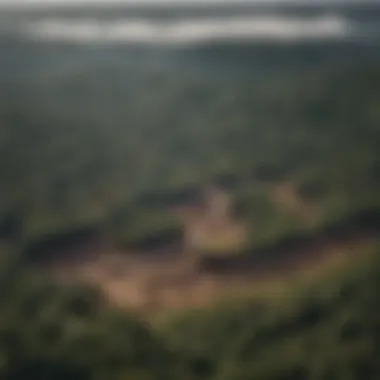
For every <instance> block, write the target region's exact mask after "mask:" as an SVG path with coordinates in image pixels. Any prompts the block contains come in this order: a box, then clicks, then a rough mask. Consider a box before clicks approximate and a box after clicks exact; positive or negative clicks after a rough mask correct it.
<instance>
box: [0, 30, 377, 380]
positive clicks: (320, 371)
mask: <svg viewBox="0 0 380 380" xmlns="http://www.w3.org/2000/svg"><path fill="white" fill-rule="evenodd" d="M264 45H265V44H264ZM264 45H263V46H257V47H256V48H257V50H255V49H253V50H254V51H251V50H249V49H248V50H246V49H247V47H246V46H240V45H237V46H227V48H226V46H224V45H223V44H222V45H221V46H219V45H215V46H209V45H206V46H204V47H200V48H199V50H196V49H195V50H194V51H188V52H187V54H188V55H186V54H185V55H184V56H182V55H181V52H179V53H178V54H175V53H171V54H169V52H166V53H167V54H169V59H168V61H170V60H173V61H175V62H176V64H174V63H173V64H168V62H166V60H163V61H161V60H160V57H161V55H160V54H163V55H165V52H162V51H161V52H160V51H156V50H154V49H153V50H154V51H152V52H151V53H149V54H148V53H147V52H146V51H144V50H143V49H142V50H141V51H140V50H139V49H136V51H135V50H134V49H133V48H131V50H128V51H127V52H126V51H124V50H123V48H122V47H120V46H116V47H112V48H107V47H97V48H93V47H88V46H87V47H81V48H79V47H75V46H70V45H65V44H62V45H55V44H50V43H39V44H38V43H35V42H31V41H24V40H22V39H20V38H18V37H12V38H11V37H9V36H3V35H2V36H0V252H1V254H0V258H1V263H0V271H1V272H0V379H4V380H24V379H28V380H29V379H30V380H37V379H38V380H41V379H46V380H51V379H58V380H61V379H62V380H64V379H73V380H103V379H107V380H156V379H157V380H160V379H162V380H170V379H173V380H174V379H178V380H198V379H199V380H201V379H205V380H206V379H207V380H252V379H268V380H269V379H276V380H277V379H280V380H281V379H284V380H285V379H289V380H330V379H331V380H332V379H333V380H359V379H360V380H366V379H368V380H376V379H380V364H379V362H378V358H379V356H380V319H379V318H380V309H379V308H380V299H379V297H380V293H379V292H378V289H379V285H380V284H379V278H380V260H379V248H378V247H377V248H376V249H374V250H373V251H372V250H371V252H366V251H365V250H364V249H363V250H362V251H361V252H360V253H359V254H358V255H357V256H358V257H355V258H351V259H349V260H348V263H347V264H346V265H345V266H342V267H341V269H340V271H336V270H334V271H332V272H331V273H329V274H323V275H321V276H320V277H319V278H318V280H317V281H316V282H315V283H314V282H311V281H305V282H297V283H295V284H286V286H285V284H282V285H283V291H282V292H280V293H279V294H277V297H276V294H275V295H268V294H263V295H261V296H256V297H249V298H247V299H244V300H234V301H231V300H226V301H225V302H224V303H223V304H220V305H217V306H213V307H210V308H208V309H202V310H196V311H186V312H183V314H180V315H172V316H171V317H170V318H169V319H168V320H166V321H165V323H162V324H155V323H154V322H152V318H151V317H152V316H151V315H147V316H146V315H145V316H144V319H142V318H141V316H137V315H134V314H133V313H132V312H127V311H126V310H124V309H123V310H122V309H120V308H117V307H116V306H115V305H113V304H111V302H110V300H109V299H108V298H107V297H106V296H105V294H103V291H102V290H101V289H93V288H90V287H87V286H84V285H78V284H75V285H74V284H71V285H69V286H68V285H62V284H60V285H58V284H57V283H55V282H54V281H52V279H51V278H49V276H47V275H46V276H45V275H42V274H41V271H42V270H41V267H39V266H38V264H39V259H40V258H41V257H49V256H50V255H51V254H52V252H54V251H55V249H56V248H57V247H58V248H59V247H63V246H65V245H67V244H68V245H70V244H72V245H73V246H74V247H76V244H77V243H78V242H81V241H83V240H91V239H94V238H96V237H99V236H100V237H103V236H104V237H106V238H107V239H108V240H109V241H111V243H114V244H116V245H118V246H119V247H120V248H122V250H124V251H125V252H126V254H127V253H129V252H136V253H137V254H142V253H143V252H145V251H149V252H150V251H152V252H156V251H157V252H158V254H159V252H161V251H165V249H166V248H168V247H170V248H172V247H173V246H174V247H175V248H181V245H183V243H184V236H185V235H186V232H187V229H188V223H189V222H188V220H187V219H186V217H183V216H182V214H181V213H180V212H178V209H179V208H181V207H184V208H186V207H187V209H190V211H193V210H192V208H196V206H199V204H201V203H202V192H203V190H204V189H206V188H208V187H209V186H210V185H213V186H216V187H217V188H222V189H225V190H226V191H227V193H228V194H229V196H230V199H231V203H232V207H231V208H232V214H233V216H234V217H236V218H237V219H238V223H237V224H239V226H240V225H243V227H244V233H243V234H242V236H244V237H245V240H244V242H243V244H242V246H239V249H238V252H232V251H233V249H232V248H231V247H230V246H228V244H227V243H229V242H228V241H227V243H226V242H224V241H222V243H223V244H220V245H221V246H223V247H222V248H224V250H226V249H225V247H226V246H228V249H227V251H228V252H221V251H222V250H223V249H219V245H218V243H220V241H211V242H209V243H210V244H209V247H208V248H209V249H208V251H207V249H205V251H206V252H204V256H207V257H202V259H204V260H203V264H204V265H205V266H206V267H207V265H208V264H209V265H210V266H211V267H212V265H213V263H215V262H218V263H219V264H218V265H221V266H223V265H225V266H226V268H227V269H229V270H230V271H231V268H232V269H234V268H235V269H236V268H241V267H242V266H245V265H247V264H248V263H249V260H251V259H252V257H254V258H255V260H258V261H260V260H261V263H263V262H265V263H266V264H265V265H267V266H270V265H271V263H272V264H273V259H274V256H276V255H283V256H286V255H287V254H290V253H291V252H293V251H294V250H297V249H298V248H299V247H300V246H302V247H304V248H307V249H308V248H310V247H313V246H314V245H316V244H319V242H320V241H323V242H326V241H329V239H331V238H336V239H337V240H341V241H347V239H349V238H350V237H351V235H355V234H357V233H363V234H365V233H367V232H368V231H371V232H373V234H372V235H376V239H374V240H376V241H377V244H378V228H379V225H380V155H379V154H378V147H379V143H380V111H379V110H380V92H379V88H380V68H379V67H378V62H377V61H374V62H373V61H372V63H365V62H361V64H358V62H357V61H356V59H355V60H354V61H350V62H351V63H350V64H347V65H342V64H338V65H335V64H331V63H330V62H329V63H326V62H325V61H324V59H323V56H324V55H323V54H321V51H320V50H319V49H322V52H323V51H324V50H323V46H318V49H316V46H314V48H315V49H316V50H313V47H307V46H306V47H305V46H296V45H295V46H292V47H289V49H288V48H287V47H286V46H285V45H284V46H281V47H279V46H276V48H274V49H273V48H269V47H267V46H264ZM347 46H348V45H347ZM346 48H347V49H346ZM231 49H232V50H231ZM276 49H279V50H276ZM326 49H327V50H328V51H329V54H331V55H333V56H334V57H335V56H336V55H339V54H341V51H340V50H337V51H335V49H334V46H327V48H326ZM358 49H359V48H358ZM359 50H360V49H359ZM344 51H345V53H347V52H348V53H349V54H348V55H356V54H354V53H353V52H357V50H355V49H353V50H350V49H349V46H348V47H345V49H344ZM231 52H232V53H233V54H231ZM275 52H277V53H276V54H275ZM243 53H244V54H243ZM293 53H294V54H293ZM309 53H313V54H311V57H312V58H311V60H313V57H315V56H316V57H317V58H318V59H317V60H316V62H315V63H314V64H313V65H310V66H309V65H307V64H306V63H305V62H306V61H308V60H310V58H308V57H309ZM251 54H252V56H251ZM256 54H258V55H256ZM314 54H315V55H314ZM226 56H231V60H236V62H235V63H234V64H233V65H232V66H233V69H231V67H229V66H228V64H227V70H226V67H225V66H224V64H225V61H224V57H226ZM246 56H250V60H249V63H246V62H245V61H244V62H242V60H244V57H246ZM278 56H283V61H281V60H280V61H279V62H277V57H278ZM184 57H185V58H184ZM187 58H191V60H190V61H191V62H192V63H194V65H195V66H196V68H195V69H194V70H189V71H187V70H186V68H187V67H188V66H186V65H185V64H184V63H183V60H185V59H187ZM221 58H223V59H221ZM255 58H257V62H256V59H255ZM259 58H260V59H259ZM345 58H346V55H344V58H342V59H345ZM203 59H204V60H205V61H203ZM334 59H335V58H334ZM198 60H200V61H201V62H202V64H200V65H199V66H198V65H196V64H195V63H196V62H198ZM267 60H269V61H271V62H272V64H273V65H268V66H267V65H266V63H267ZM215 61H223V62H221V63H220V65H214V63H215ZM321 61H323V62H321ZM25 62H28V63H27V64H25ZM178 62H179V63H178ZM239 62H240V64H241V66H242V67H239V68H238V69H236V66H234V65H235V64H238V65H239ZM252 62H253V63H252ZM352 62H354V63H355V64H354V63H352ZM229 63H231V62H229ZM251 63H252V66H251ZM334 63H336V62H335V61H334ZM203 65H204V66H203ZM247 66H249V67H248V68H247ZM337 67H338V68H339V69H337ZM279 68H280V69H279ZM178 206H180V207H178ZM238 232H240V231H238ZM236 235H239V236H240V234H236ZM226 236H227V234H226ZM108 240H107V241H108ZM215 240H216V239H215ZM226 240H228V239H226ZM91 241H92V240H91ZM94 241H96V240H94ZM3 246H4V247H3ZM210 247H211V248H210ZM215 247H217V248H216V249H214V248H215ZM157 248H160V249H157ZM161 248H162V250H161ZM322 248H323V247H322ZM156 249H157V250H156ZM307 249H306V250H305V249H304V251H305V252H306V251H307ZM214 251H217V253H216V254H215V252H214ZM6 252H10V254H9V255H7V254H6ZM199 253H200V254H201V252H199ZM222 253H223V255H222ZM79 254H80V252H79ZM150 259H151V257H150V256H149V255H147V258H146V260H147V261H149V260H150ZM207 260H209V261H207ZM213 260H214V261H213ZM218 260H219V261H218ZM223 260H225V261H223ZM234 260H235V261H234ZM31 261H32V262H33V264H36V262H37V265H34V266H33V265H30V264H31ZM207 263H208V264H207ZM223 263H224V264H223ZM234 265H236V267H234ZM265 265H263V266H264V267H265ZM199 267H200V268H201V267H202V266H201V265H200V266H199ZM36 268H37V269H36ZM38 269H39V270H38ZM197 269H198V268H197ZM180 275H181V273H180V274H179V276H180ZM153 285H154V284H153ZM147 321H149V323H147Z"/></svg>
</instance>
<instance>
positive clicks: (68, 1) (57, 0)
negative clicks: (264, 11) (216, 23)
mask: <svg viewBox="0 0 380 380" xmlns="http://www.w3.org/2000/svg"><path fill="white" fill-rule="evenodd" d="M242 1H245V2H247V3H255V2H260V3H264V2H268V3H273V2H295V1H297V2H302V3H316V2H326V1H327V0H0V5H12V6H17V5H19V6H22V5H24V6H29V5H54V4H58V5H82V4H86V3H87V4H94V3H97V4H109V3H117V4H136V5H137V4H142V3H146V4H151V3H154V4H165V3H170V4H181V3H190V4H191V3H198V4H199V3H205V2H207V3H210V2H213V3H223V2H224V3H226V2H227V3H230V4H231V3H234V2H242ZM333 1H334V2H340V3H341V2H363V1H364V0H333ZM372 1H373V2H378V3H380V0H372Z"/></svg>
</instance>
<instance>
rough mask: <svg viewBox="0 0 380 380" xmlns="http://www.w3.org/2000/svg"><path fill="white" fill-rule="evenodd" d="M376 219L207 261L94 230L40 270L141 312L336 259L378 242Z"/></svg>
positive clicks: (242, 288)
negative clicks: (144, 248) (134, 245)
mask: <svg viewBox="0 0 380 380" xmlns="http://www.w3.org/2000/svg"><path fill="white" fill-rule="evenodd" d="M188 211H189V210H187V211H186V212H187V213H188ZM190 211H191V210H190ZM193 211H194V210H192V211H191V212H190V214H189V213H188V214H187V216H186V217H187V218H189V219H188V220H187V223H188V225H189V224H190V223H191V224H192V225H194V224H197V225H199V215H201V217H202V211H201V212H200V214H199V210H197V211H196V212H195V214H194V212H193ZM189 215H190V217H189ZM194 215H195V216H194ZM231 222H232V220H231V218H229V217H228V216H227V217H226V218H225V220H224V222H221V220H220V218H219V220H218V223H217V224H218V225H219V226H220V228H221V230H222V231H224V230H225V228H226V226H228V227H229V228H230V227H231V226H232V224H231ZM378 222H379V221H378V220H376V221H375V223H374V222H373V220H370V223H369V224H368V223H367V224H366V225H365V226H363V223H362V221H361V220H359V221H357V222H354V223H353V224H350V225H346V226H341V227H339V228H335V229H333V230H329V231H325V232H321V233H318V234H317V235H315V236H311V237H309V238H305V239H299V240H295V241H290V242H286V243H284V242H282V243H281V244H279V245H274V246H272V247H267V248H265V249H261V250H257V251H254V252H252V251H251V252H246V253H245V254H242V255H238V256H233V255H230V256H228V257H216V258H208V259H204V258H202V257H200V256H199V254H198V253H196V252H197V250H194V249H191V248H190V249H189V248H188V249H184V248H183V247H179V246H172V247H166V248H162V249H160V250H157V251H149V252H123V251H120V250H117V249H116V248H115V247H113V246H112V244H110V243H109V242H108V241H107V240H106V239H105V238H101V237H94V236H93V237H91V238H86V239H83V241H82V242H78V243H76V244H75V245H74V246H72V245H71V246H70V247H67V248H66V249H62V250H60V251H59V252H55V255H53V256H51V255H50V257H53V259H52V260H51V261H50V263H46V264H45V265H43V269H44V271H45V270H46V269H48V271H49V273H52V274H53V276H54V277H55V278H58V279H59V280H60V281H64V282H73V281H81V282H86V283H90V284H95V285H97V286H100V287H101V288H102V289H103V290H104V292H105V294H106V295H107V296H108V298H109V300H110V301H112V302H113V303H115V304H118V305H121V306H126V307H129V308H132V309H135V310H137V311H139V312H143V313H144V312H149V313H152V312H159V311H166V310H170V309H182V308H191V307H201V306H203V305H207V304H210V302H212V301H216V300H217V299H218V298H222V297H225V296H226V295H228V294H231V295H244V294H247V293H252V290H253V289H256V290H257V288H261V287H264V286H266V285H267V284H270V283H273V282H276V281H282V280H283V279H284V278H287V277H290V276H295V275H297V274H299V273H300V272H304V271H305V270H306V269H313V268H316V267H318V266H320V265H323V264H324V263H328V262H330V261H336V260H341V259H342V258H344V257H346V256H347V255H348V254H350V253H351V252H354V251H355V248H360V247H362V246H365V245H367V244H372V243H373V242H375V241H378V240H379V237H380V234H379V228H378V226H379V223H378Z"/></svg>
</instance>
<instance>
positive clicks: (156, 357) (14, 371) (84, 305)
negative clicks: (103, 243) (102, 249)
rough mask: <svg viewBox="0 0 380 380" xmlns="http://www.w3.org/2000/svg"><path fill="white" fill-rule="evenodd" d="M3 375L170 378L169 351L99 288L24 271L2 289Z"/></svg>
mask: <svg viewBox="0 0 380 380" xmlns="http://www.w3.org/2000/svg"><path fill="white" fill-rule="evenodd" d="M0 302H1V312H0V352H1V357H2V362H1V369H0V371H1V378H3V379H12V380H13V379H14V380H19V379H20V380H21V379H25V378H28V379H41V378H46V379H67V378H70V379H78V380H79V379H80V380H83V379H117V380H119V379H124V378H129V376H136V377H133V378H135V379H136V380H137V379H152V380H153V379H163V380H164V379H170V378H171V377H170V376H171V374H170V371H171V369H170V368H169V362H168V360H169V359H170V355H169V353H168V351H167V350H166V349H165V348H164V346H163V345H162V343H161V342H159V340H158V338H157V337H156V336H155V334H154V333H153V331H152V330H151V328H150V327H149V326H147V325H144V324H143V322H141V321H138V320H137V318H135V317H133V316H129V315H128V314H126V312H124V311H121V310H117V309H113V308H112V307H110V306H108V305H107V302H106V301H105V299H103V296H102V294H101V292H100V291H98V290H95V289H91V288H87V287H84V286H70V287H58V286H55V285H52V284H51V283H49V282H47V280H41V279H39V280H37V279H36V278H35V276H30V275H22V276H20V277H18V279H17V280H16V281H15V279H14V280H13V281H12V283H9V284H8V288H7V293H6V294H4V292H2V295H1V301H0Z"/></svg>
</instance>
